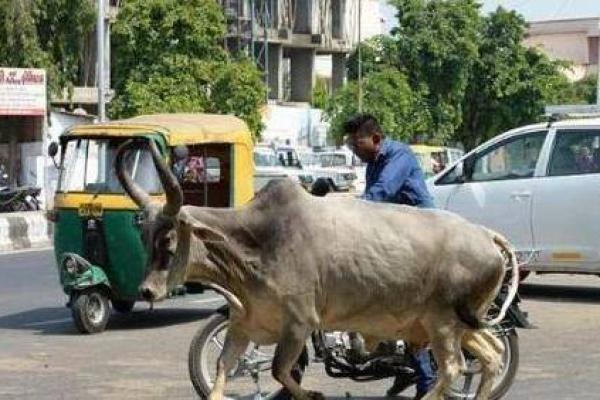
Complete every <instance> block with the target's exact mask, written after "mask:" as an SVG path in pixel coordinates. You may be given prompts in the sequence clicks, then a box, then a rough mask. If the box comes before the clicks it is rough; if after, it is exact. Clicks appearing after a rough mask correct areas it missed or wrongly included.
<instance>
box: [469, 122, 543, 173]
mask: <svg viewBox="0 0 600 400" xmlns="http://www.w3.org/2000/svg"><path fill="white" fill-rule="evenodd" d="M545 139H546V132H545V131H544V132H536V133H530V134H527V135H523V136H519V137H517V138H513V139H509V140H508V141H504V142H502V143H500V144H499V145H496V146H494V147H493V148H492V149H489V150H487V151H486V152H485V153H483V154H482V155H480V156H479V157H477V159H476V160H475V162H474V163H473V171H472V174H471V179H470V180H471V181H473V182H482V181H494V180H503V179H523V178H531V177H532V176H533V173H534V172H535V166H536V164H537V160H538V157H539V154H540V150H541V149H542V146H543V145H544V140H545Z"/></svg>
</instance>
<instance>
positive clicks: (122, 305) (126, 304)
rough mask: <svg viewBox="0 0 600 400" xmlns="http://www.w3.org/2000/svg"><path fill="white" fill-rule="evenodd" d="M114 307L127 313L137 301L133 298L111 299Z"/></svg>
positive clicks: (117, 310)
mask: <svg viewBox="0 0 600 400" xmlns="http://www.w3.org/2000/svg"><path fill="white" fill-rule="evenodd" d="M111 304H112V308H113V309H114V310H115V311H116V312H119V313H121V314H126V313H128V312H131V310H133V306H134V305H135V301H133V300H111Z"/></svg>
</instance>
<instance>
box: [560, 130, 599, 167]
mask: <svg viewBox="0 0 600 400" xmlns="http://www.w3.org/2000/svg"><path fill="white" fill-rule="evenodd" d="M599 172H600V130H562V131H558V132H557V134H556V141H555V143H554V148H553V150H552V156H551V157H550V165H549V167H548V175H550V176H561V175H578V174H592V173H599Z"/></svg>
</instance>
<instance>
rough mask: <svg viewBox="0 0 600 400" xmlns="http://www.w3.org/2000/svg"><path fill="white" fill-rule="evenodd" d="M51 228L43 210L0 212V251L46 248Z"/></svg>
mask: <svg viewBox="0 0 600 400" xmlns="http://www.w3.org/2000/svg"><path fill="white" fill-rule="evenodd" d="M51 229H52V226H51V224H50V223H49V222H48V220H47V219H46V214H45V212H44V211H26V212H15V213H5V214H0V252H9V251H15V250H26V249H38V248H48V247H50V246H51V245H52V235H51Z"/></svg>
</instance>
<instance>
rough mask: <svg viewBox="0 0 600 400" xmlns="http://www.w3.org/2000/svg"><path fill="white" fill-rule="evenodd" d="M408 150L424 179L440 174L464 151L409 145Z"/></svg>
mask: <svg viewBox="0 0 600 400" xmlns="http://www.w3.org/2000/svg"><path fill="white" fill-rule="evenodd" d="M410 148H411V149H412V151H413V153H415V156H416V157H417V161H418V162H419V165H420V166H421V169H422V170H423V174H424V175H425V178H429V177H432V176H434V175H436V174H437V173H439V172H441V171H442V170H443V169H444V168H446V166H447V165H449V164H452V163H453V162H454V161H456V160H458V159H459V158H460V157H462V155H463V154H464V151H462V150H461V149H457V148H454V147H445V146H429V145H425V144H411V145H410Z"/></svg>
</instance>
